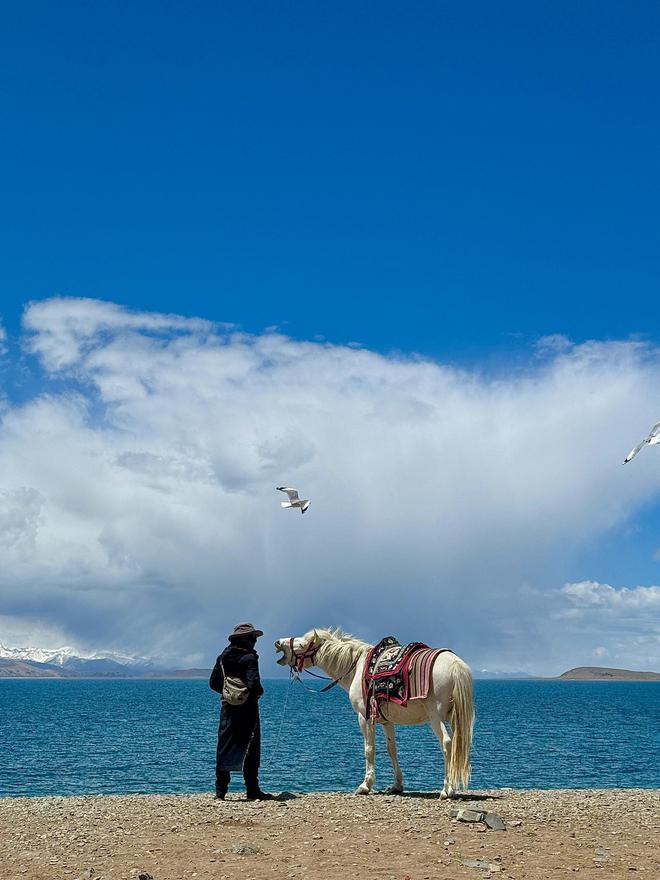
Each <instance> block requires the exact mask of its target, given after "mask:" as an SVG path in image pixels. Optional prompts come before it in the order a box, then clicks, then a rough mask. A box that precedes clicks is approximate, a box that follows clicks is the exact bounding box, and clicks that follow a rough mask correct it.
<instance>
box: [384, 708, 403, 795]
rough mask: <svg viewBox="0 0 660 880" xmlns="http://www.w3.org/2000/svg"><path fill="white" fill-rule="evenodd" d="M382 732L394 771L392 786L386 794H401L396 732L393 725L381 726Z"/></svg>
mask: <svg viewBox="0 0 660 880" xmlns="http://www.w3.org/2000/svg"><path fill="white" fill-rule="evenodd" d="M383 730H384V731H385V736H386V738H387V751H388V753H389V756H390V761H391V762H392V768H393V770H394V785H392V786H390V787H389V788H388V789H387V791H386V794H401V793H402V792H403V773H402V772H401V765H400V764H399V756H398V755H397V753H396V732H395V729H394V725H393V724H383Z"/></svg>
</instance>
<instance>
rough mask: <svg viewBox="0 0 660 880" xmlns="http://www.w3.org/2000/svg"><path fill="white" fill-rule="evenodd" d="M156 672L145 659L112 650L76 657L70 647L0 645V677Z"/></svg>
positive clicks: (63, 676) (97, 675) (94, 675)
mask: <svg viewBox="0 0 660 880" xmlns="http://www.w3.org/2000/svg"><path fill="white" fill-rule="evenodd" d="M159 671H160V670H159V669H158V667H157V666H156V664H154V663H153V661H151V660H148V659H146V658H145V657H133V656H129V655H126V654H118V653H116V652H113V651H94V652H93V653H92V654H80V653H78V652H76V651H75V650H74V649H73V648H69V647H64V648H54V649H47V648H8V647H6V646H5V645H2V644H0V677H2V678H81V677H83V678H84V677H94V678H106V677H112V676H115V677H121V678H125V677H127V676H130V677H134V676H142V675H148V674H153V673H157V672H159Z"/></svg>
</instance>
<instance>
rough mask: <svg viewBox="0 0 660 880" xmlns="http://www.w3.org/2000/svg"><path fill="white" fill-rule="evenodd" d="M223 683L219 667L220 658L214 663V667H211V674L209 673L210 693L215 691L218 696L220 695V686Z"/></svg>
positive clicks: (223, 678) (223, 679)
mask: <svg viewBox="0 0 660 880" xmlns="http://www.w3.org/2000/svg"><path fill="white" fill-rule="evenodd" d="M224 682H225V677H224V675H223V674H222V666H220V658H219V657H218V659H217V660H216V661H215V666H214V667H213V672H212V673H211V677H210V678H209V687H210V688H211V690H212V691H215V692H216V693H218V694H221V693H222V685H223V684H224Z"/></svg>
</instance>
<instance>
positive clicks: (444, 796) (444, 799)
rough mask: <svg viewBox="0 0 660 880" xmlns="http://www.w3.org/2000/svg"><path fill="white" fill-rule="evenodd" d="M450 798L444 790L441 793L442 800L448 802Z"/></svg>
mask: <svg viewBox="0 0 660 880" xmlns="http://www.w3.org/2000/svg"><path fill="white" fill-rule="evenodd" d="M448 797H449V795H448V794H447V792H446V791H445V790H444V788H443V789H442V791H441V792H440V800H441V801H446V800H447V798H448Z"/></svg>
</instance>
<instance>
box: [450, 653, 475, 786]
mask: <svg viewBox="0 0 660 880" xmlns="http://www.w3.org/2000/svg"><path fill="white" fill-rule="evenodd" d="M449 674H450V675H451V679H452V682H453V685H454V689H453V693H452V708H451V712H450V714H449V721H450V722H451V734H452V735H451V746H450V748H449V767H448V772H447V779H448V782H449V784H450V785H451V786H452V787H453V788H454V789H458V788H467V787H468V785H469V783H470V773H471V768H470V750H471V748H472V730H473V728H474V697H473V695H472V673H471V672H470V667H469V666H468V665H467V663H464V662H463V661H462V660H461V659H460V657H456V659H454V660H452V662H451V666H450V667H449Z"/></svg>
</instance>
